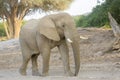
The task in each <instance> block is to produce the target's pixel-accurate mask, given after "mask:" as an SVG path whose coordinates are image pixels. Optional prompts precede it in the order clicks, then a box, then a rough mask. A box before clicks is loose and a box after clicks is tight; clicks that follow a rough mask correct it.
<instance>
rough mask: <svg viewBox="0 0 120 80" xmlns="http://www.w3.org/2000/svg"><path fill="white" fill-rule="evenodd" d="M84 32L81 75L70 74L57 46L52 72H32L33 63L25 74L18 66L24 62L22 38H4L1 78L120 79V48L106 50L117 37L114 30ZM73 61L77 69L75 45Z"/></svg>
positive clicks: (57, 79)
mask: <svg viewBox="0 0 120 80" xmlns="http://www.w3.org/2000/svg"><path fill="white" fill-rule="evenodd" d="M78 31H79V34H80V36H82V37H84V38H85V39H81V40H80V53H81V68H80V72H79V75H78V76H77V77H67V76H65V75H64V70H63V66H62V62H61V57H60V54H59V52H58V50H57V48H54V49H53V50H52V52H51V59H50V70H49V76H47V77H41V76H32V75H31V64H30V63H29V65H28V69H27V73H28V74H27V76H21V75H20V74H19V72H18V69H19V67H20V65H21V62H22V57H21V51H20V46H19V41H18V39H12V40H8V41H1V42H0V80H8V79H9V80H13V79H14V80H120V52H119V51H111V52H108V53H103V52H104V50H106V49H107V48H108V47H109V46H110V45H111V44H112V42H113V41H114V36H113V33H112V31H111V30H104V29H98V28H87V29H78ZM69 49H70V64H71V70H72V71H73V72H74V60H73V54H72V50H71V47H70V48H69ZM38 62H39V63H38V64H39V71H40V73H41V71H42V59H41V56H39V59H38Z"/></svg>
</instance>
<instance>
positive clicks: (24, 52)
mask: <svg viewBox="0 0 120 80" xmlns="http://www.w3.org/2000/svg"><path fill="white" fill-rule="evenodd" d="M20 45H21V50H22V57H23V60H22V65H21V67H20V69H19V72H20V74H21V75H26V69H27V65H28V62H29V61H30V59H31V54H32V53H31V51H30V49H29V47H28V46H27V45H25V43H24V42H22V43H20Z"/></svg>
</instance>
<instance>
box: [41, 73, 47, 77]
mask: <svg viewBox="0 0 120 80" xmlns="http://www.w3.org/2000/svg"><path fill="white" fill-rule="evenodd" d="M48 75H49V74H48V73H42V75H41V76H43V77H44V76H48Z"/></svg>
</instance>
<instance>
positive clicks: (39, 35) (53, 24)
mask: <svg viewBox="0 0 120 80" xmlns="http://www.w3.org/2000/svg"><path fill="white" fill-rule="evenodd" d="M19 39H20V45H21V51H22V57H23V63H22V66H21V67H20V70H19V72H20V74H21V75H26V68H27V64H28V62H29V60H30V59H31V61H32V75H39V72H38V65H37V58H38V55H40V54H41V55H42V59H43V71H42V76H46V75H48V70H49V59H50V52H51V49H52V48H54V47H56V46H57V47H58V49H59V51H60V54H61V57H62V61H63V64H64V70H65V74H66V75H67V76H76V75H78V72H79V68H80V57H79V55H80V53H79V52H80V51H79V35H78V32H77V29H76V27H75V23H74V20H73V18H72V17H71V16H70V15H69V14H67V13H59V14H52V15H48V16H45V17H43V18H41V19H39V20H30V21H28V22H27V23H26V24H25V25H24V26H23V27H22V29H21V32H20V38H19ZM67 41H68V42H70V44H71V46H72V48H73V53H74V59H75V73H74V74H73V73H72V72H71V70H70V64H69V50H68V45H67Z"/></svg>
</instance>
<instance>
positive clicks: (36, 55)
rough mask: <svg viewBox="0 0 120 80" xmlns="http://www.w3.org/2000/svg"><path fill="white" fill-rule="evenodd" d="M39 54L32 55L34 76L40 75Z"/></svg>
mask: <svg viewBox="0 0 120 80" xmlns="http://www.w3.org/2000/svg"><path fill="white" fill-rule="evenodd" d="M38 56H39V54H33V55H32V56H31V59H32V75H33V76H40V73H39V71H38V64H37V58H38Z"/></svg>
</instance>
